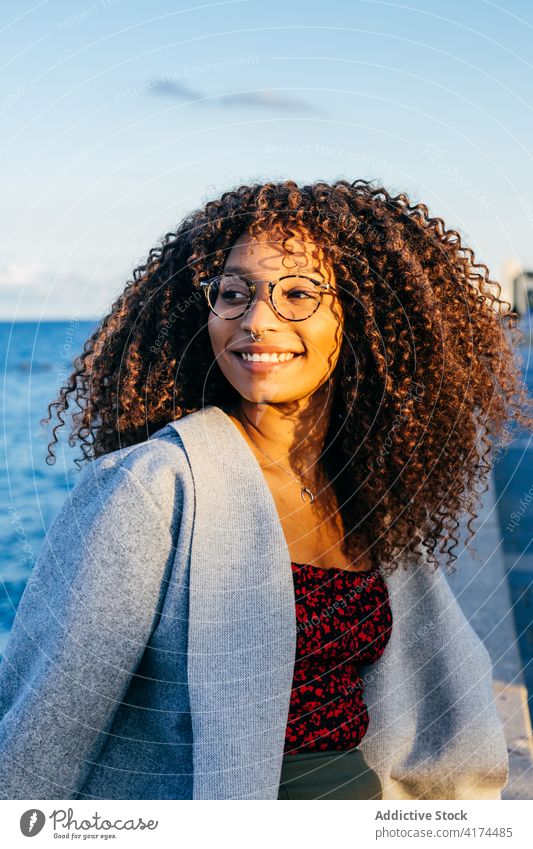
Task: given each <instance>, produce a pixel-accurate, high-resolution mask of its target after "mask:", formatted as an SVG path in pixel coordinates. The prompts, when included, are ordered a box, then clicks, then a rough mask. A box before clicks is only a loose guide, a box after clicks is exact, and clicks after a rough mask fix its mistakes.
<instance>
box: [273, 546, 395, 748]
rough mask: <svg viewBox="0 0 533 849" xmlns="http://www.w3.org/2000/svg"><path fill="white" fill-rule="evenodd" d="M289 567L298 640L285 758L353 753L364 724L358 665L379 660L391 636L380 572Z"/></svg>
mask: <svg viewBox="0 0 533 849" xmlns="http://www.w3.org/2000/svg"><path fill="white" fill-rule="evenodd" d="M291 566H292V573H293V580H294V590H295V598H296V623H297V625H296V627H297V638H296V659H295V665H294V679H293V685H292V692H291V700H290V705H289V716H288V722H287V730H286V735H285V748H284V753H285V754H298V753H299V752H304V751H305V752H316V751H323V750H325V749H337V750H345V749H352V748H354V747H355V746H357V745H358V744H359V743H360V741H361V740H362V739H363V737H364V735H365V734H366V731H367V728H368V723H369V716H368V711H367V708H366V705H365V703H364V701H363V689H364V686H363V679H362V677H361V675H360V674H359V666H360V664H363V663H365V664H368V663H374V662H375V661H376V660H377V659H378V658H379V657H380V656H381V654H382V653H383V651H384V649H385V646H386V645H387V642H388V640H389V638H390V635H391V631H392V612H391V608H390V603H389V595H388V592H387V585H386V583H385V580H384V578H383V576H382V574H381V572H380V571H379V569H378V567H377V566H374V567H373V568H372V569H370V571H368V572H350V571H348V570H346V569H342V568H340V567H339V568H333V569H323V568H322V567H319V566H311V565H310V564H305V563H303V564H302V563H292V564H291Z"/></svg>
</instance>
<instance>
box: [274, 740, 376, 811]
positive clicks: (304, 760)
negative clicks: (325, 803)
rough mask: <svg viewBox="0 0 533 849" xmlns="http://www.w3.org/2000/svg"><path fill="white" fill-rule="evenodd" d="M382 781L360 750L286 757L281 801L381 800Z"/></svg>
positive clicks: (280, 791) (282, 770)
mask: <svg viewBox="0 0 533 849" xmlns="http://www.w3.org/2000/svg"><path fill="white" fill-rule="evenodd" d="M381 793H382V787H381V782H380V780H379V777H378V775H377V773H376V772H374V770H373V769H370V767H369V766H368V765H367V763H366V761H365V759H364V756H363V753H362V752H361V751H360V750H359V749H357V748H356V749H349V750H346V751H344V752H341V751H335V750H333V749H329V750H326V751H324V752H300V753H297V754H294V755H284V756H283V762H282V767H281V777H280V784H279V792H278V799H381V798H382V797H381Z"/></svg>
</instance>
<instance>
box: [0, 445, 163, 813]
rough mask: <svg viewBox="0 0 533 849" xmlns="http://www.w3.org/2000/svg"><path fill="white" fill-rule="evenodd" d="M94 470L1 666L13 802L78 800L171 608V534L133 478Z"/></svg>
mask: <svg viewBox="0 0 533 849" xmlns="http://www.w3.org/2000/svg"><path fill="white" fill-rule="evenodd" d="M90 466H91V468H87V469H85V470H84V471H83V473H82V475H81V477H80V479H79V481H78V482H77V484H76V485H75V486H74V487H73V489H72V490H71V491H70V493H69V496H68V498H67V500H66V501H65V503H64V505H63V507H62V509H61V510H60V512H59V514H58V516H57V517H56V519H55V521H54V522H53V524H52V526H51V527H50V529H49V531H48V533H47V535H46V537H45V539H44V542H43V545H42V549H41V552H40V555H39V558H38V560H37V562H36V564H35V566H34V569H33V572H32V574H31V576H30V579H29V581H28V583H27V585H26V587H25V590H24V593H23V595H22V598H21V601H20V604H19V607H18V609H17V613H16V617H15V621H14V624H13V628H12V631H11V633H10V636H9V639H8V643H7V646H6V649H5V653H4V657H3V659H2V662H1V664H0V795H1V797H2V798H5V799H71V798H76V793H77V791H78V790H79V789H80V788H81V787H82V785H83V784H84V782H85V779H86V777H87V775H88V773H89V772H90V770H91V767H92V765H93V763H94V762H95V760H96V759H97V757H98V754H99V752H100V751H101V749H102V746H103V744H104V742H105V740H106V736H107V735H108V732H109V729H110V727H111V724H112V722H113V718H114V716H115V714H116V712H117V709H118V707H119V705H120V703H121V700H122V699H123V697H124V694H125V693H126V690H127V688H128V686H129V683H130V681H131V679H132V676H134V675H135V670H136V668H137V666H138V664H139V662H140V660H141V657H142V655H143V651H144V649H145V646H146V643H147V641H148V639H149V637H150V635H151V633H152V630H153V628H154V627H155V624H156V622H157V618H158V610H159V608H160V605H161V603H162V601H163V598H164V594H165V587H166V584H167V580H166V576H167V568H169V567H170V564H171V562H172V550H173V538H172V531H171V524H170V523H169V522H168V520H167V517H165V516H163V515H162V513H161V508H160V505H156V503H155V501H154V499H153V496H152V495H151V494H150V493H149V491H148V490H147V489H146V488H145V487H144V486H143V484H142V483H141V482H139V481H138V479H137V478H136V476H135V475H134V474H133V473H132V472H131V470H129V469H127V468H125V467H124V466H123V465H121V464H120V463H115V464H111V465H109V462H108V464H107V465H102V466H98V461H93V462H92V463H91V464H90ZM169 509H170V510H171V509H172V505H170V507H169Z"/></svg>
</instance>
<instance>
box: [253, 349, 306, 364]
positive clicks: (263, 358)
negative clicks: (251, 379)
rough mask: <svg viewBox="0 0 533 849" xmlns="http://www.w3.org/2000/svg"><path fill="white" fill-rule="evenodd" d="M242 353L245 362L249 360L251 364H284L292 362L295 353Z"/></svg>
mask: <svg viewBox="0 0 533 849" xmlns="http://www.w3.org/2000/svg"><path fill="white" fill-rule="evenodd" d="M240 353H241V357H242V358H243V360H247V361H248V362H249V363H284V362H286V361H287V360H292V358H293V357H294V354H293V353H285V354H266V353H264V354H247V353H245V352H244V351H241V352H240Z"/></svg>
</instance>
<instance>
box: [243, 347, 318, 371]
mask: <svg viewBox="0 0 533 849" xmlns="http://www.w3.org/2000/svg"><path fill="white" fill-rule="evenodd" d="M231 353H232V354H233V355H234V356H235V357H237V358H238V360H239V362H240V363H241V365H242V366H244V368H245V369H247V370H249V371H253V372H258V373H259V372H266V371H270V370H271V369H273V368H275V369H278V368H282V367H283V366H285V365H287V364H288V363H290V362H292V360H296V359H298V358H300V357H301V356H302V354H295V353H293V352H288V351H287V352H286V353H273V352H272V353H266V352H264V353H261V354H256V353H254V354H249V353H247V352H245V351H232V352H231Z"/></svg>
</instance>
